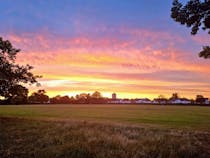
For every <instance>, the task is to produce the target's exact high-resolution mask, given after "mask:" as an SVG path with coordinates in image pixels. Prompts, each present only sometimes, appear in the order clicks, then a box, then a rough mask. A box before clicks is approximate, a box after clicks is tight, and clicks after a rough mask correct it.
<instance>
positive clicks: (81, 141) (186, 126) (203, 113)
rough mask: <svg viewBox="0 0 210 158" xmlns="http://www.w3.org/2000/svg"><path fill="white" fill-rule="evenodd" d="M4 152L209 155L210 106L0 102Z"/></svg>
mask: <svg viewBox="0 0 210 158" xmlns="http://www.w3.org/2000/svg"><path fill="white" fill-rule="evenodd" d="M0 131H1V132H0V157H3V158H4V157H72V158H82V157H94V158H95V157H99V158H109V157H110V158H112V157H122V158H127V157H128V158H130V157H172V158H174V157H192V158H194V157H205V158H206V157H207V158H208V157H210V107H204V106H170V105H168V106H165V105H164V106H161V105H17V106H13V105H10V106H8V105H7V106H6V105H5V106H0Z"/></svg>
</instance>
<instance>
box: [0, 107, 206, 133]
mask: <svg viewBox="0 0 210 158" xmlns="http://www.w3.org/2000/svg"><path fill="white" fill-rule="evenodd" d="M0 117H19V118H20V117H21V118H32V119H48V120H49V119H54V120H65V119H66V120H68V119H70V120H75V119H76V120H92V121H109V122H110V121H111V122H119V123H129V124H145V125H157V126H167V127H172V128H195V129H204V130H210V107H203V106H160V105H17V106H0Z"/></svg>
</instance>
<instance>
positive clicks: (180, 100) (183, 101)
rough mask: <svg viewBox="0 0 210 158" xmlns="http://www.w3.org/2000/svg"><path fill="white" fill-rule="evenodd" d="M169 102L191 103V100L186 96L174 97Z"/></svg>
mask: <svg viewBox="0 0 210 158" xmlns="http://www.w3.org/2000/svg"><path fill="white" fill-rule="evenodd" d="M169 103H171V104H191V103H192V101H191V100H189V99H187V98H176V99H170V100H169Z"/></svg>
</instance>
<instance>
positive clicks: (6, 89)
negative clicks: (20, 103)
mask: <svg viewBox="0 0 210 158" xmlns="http://www.w3.org/2000/svg"><path fill="white" fill-rule="evenodd" d="M18 52H20V49H16V48H14V47H13V46H12V44H11V43H10V41H8V40H3V38H1V37H0V97H3V98H4V99H5V100H8V102H11V99H13V98H17V96H19V97H20V96H25V95H26V93H28V90H27V89H26V88H25V87H24V86H23V84H26V83H29V84H33V83H37V78H38V77H40V76H35V75H33V73H32V72H31V69H32V68H33V67H32V66H30V65H25V66H24V65H19V64H17V63H16V62H15V59H16V55H17V53H18ZM20 92H23V93H24V94H20Z"/></svg>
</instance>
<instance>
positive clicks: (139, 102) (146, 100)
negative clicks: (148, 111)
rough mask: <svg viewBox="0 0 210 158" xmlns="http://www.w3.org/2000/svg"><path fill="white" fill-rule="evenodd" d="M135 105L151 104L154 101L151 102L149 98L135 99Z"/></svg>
mask: <svg viewBox="0 0 210 158" xmlns="http://www.w3.org/2000/svg"><path fill="white" fill-rule="evenodd" d="M134 103H136V104H151V103H152V101H151V100H149V99H148V98H140V99H135V100H134Z"/></svg>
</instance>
